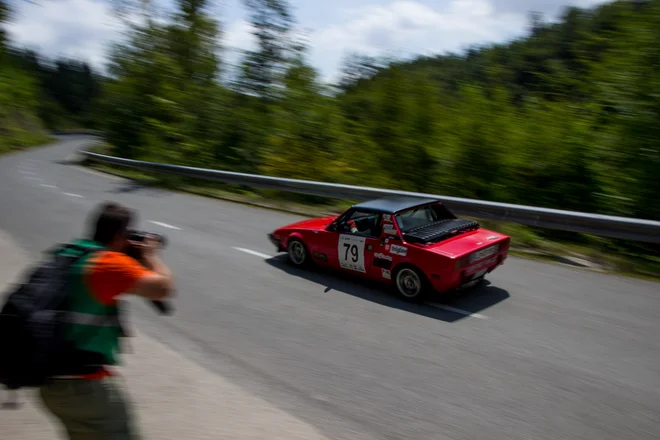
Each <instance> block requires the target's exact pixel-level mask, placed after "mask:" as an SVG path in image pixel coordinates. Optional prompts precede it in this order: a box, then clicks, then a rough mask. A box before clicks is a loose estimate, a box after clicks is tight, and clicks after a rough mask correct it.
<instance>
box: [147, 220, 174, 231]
mask: <svg viewBox="0 0 660 440" xmlns="http://www.w3.org/2000/svg"><path fill="white" fill-rule="evenodd" d="M149 223H153V224H154V225H158V226H162V227H164V228H170V229H177V230H181V228H179V227H177V226H172V225H168V224H167V223H163V222H157V221H154V220H149Z"/></svg>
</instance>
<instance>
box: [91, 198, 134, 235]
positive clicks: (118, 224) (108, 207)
mask: <svg viewBox="0 0 660 440" xmlns="http://www.w3.org/2000/svg"><path fill="white" fill-rule="evenodd" d="M134 217H135V215H134V213H133V211H131V210H130V209H128V208H126V207H125V206H122V205H120V204H119V203H115V202H105V203H103V204H102V205H101V206H100V208H99V209H98V211H97V215H96V221H95V222H94V224H93V230H92V240H94V241H97V242H99V243H101V244H104V245H108V244H110V243H112V241H113V240H114V239H115V238H116V237H117V235H118V234H120V233H123V232H125V231H126V230H127V229H128V227H129V226H130V225H131V223H132V222H133V220H134Z"/></svg>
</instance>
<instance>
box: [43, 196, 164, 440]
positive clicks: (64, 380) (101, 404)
mask: <svg viewBox="0 0 660 440" xmlns="http://www.w3.org/2000/svg"><path fill="white" fill-rule="evenodd" d="M92 220H93V223H92V225H91V226H92V233H91V236H90V238H89V239H82V240H78V241H76V242H75V244H77V245H79V246H83V247H88V248H93V249H95V251H94V252H92V253H90V254H88V255H87V256H85V257H83V258H81V260H80V261H78V262H77V263H75V265H74V266H73V268H72V273H71V277H72V279H71V283H70V286H71V287H70V293H69V304H70V306H69V309H68V310H69V311H71V312H74V313H73V316H74V317H76V321H74V322H72V323H70V324H68V325H67V327H66V337H67V340H68V341H70V342H71V343H72V345H73V347H74V350H73V353H72V355H71V356H67V359H66V365H67V367H66V368H64V369H61V370H58V371H62V372H63V374H62V375H58V376H53V377H51V378H50V379H49V380H48V382H47V383H46V385H45V386H42V387H41V388H40V389H39V391H40V396H41V399H42V401H43V404H44V406H45V407H46V408H47V409H48V410H49V411H50V412H51V413H52V414H53V415H55V416H56V417H57V418H58V419H59V420H60V421H61V423H62V424H63V426H64V428H65V431H66V433H67V434H68V438H70V439H90V440H92V439H99V440H100V439H110V438H112V439H117V440H118V439H134V438H138V434H137V428H136V426H135V425H134V423H133V416H132V414H131V410H130V404H129V402H128V400H127V399H126V397H125V395H124V394H123V391H122V390H121V389H120V387H119V383H118V382H117V377H116V373H115V372H113V371H112V370H111V367H112V366H114V365H117V364H118V362H117V354H118V351H119V344H120V338H121V337H122V336H123V329H122V327H121V324H120V322H121V316H120V308H119V306H118V302H117V300H118V298H119V296H120V295H123V294H127V293H131V294H134V295H139V296H142V297H144V298H146V299H149V300H163V299H165V298H168V297H170V296H172V295H173V292H174V287H173V281H172V275H171V272H170V270H169V269H168V268H167V266H165V264H164V263H163V262H162V261H161V260H160V258H159V257H158V255H157V249H158V247H159V242H158V241H157V240H155V239H153V238H150V237H147V238H145V239H144V240H143V241H141V242H132V241H131V240H130V239H129V238H130V235H129V228H130V226H131V224H132V223H133V222H134V220H135V219H134V214H133V212H131V211H130V210H129V209H127V208H125V207H123V206H121V205H119V204H117V203H104V204H102V205H101V207H100V209H99V211H98V213H97V214H96V215H95V216H94V217H93V218H92ZM129 254H130V255H133V256H136V257H137V259H136V258H134V257H132V256H129ZM138 260H139V261H138ZM64 370H66V371H64Z"/></svg>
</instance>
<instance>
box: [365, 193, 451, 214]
mask: <svg viewBox="0 0 660 440" xmlns="http://www.w3.org/2000/svg"><path fill="white" fill-rule="evenodd" d="M438 202H440V200H438V199H430V198H420V197H411V196H392V197H383V198H380V199H374V200H368V201H366V202H362V203H358V204H357V205H353V208H355V209H364V210H370V211H376V212H380V213H383V214H394V213H397V212H399V211H403V210H406V209H410V208H414V207H415V206H420V205H428V204H429V203H438Z"/></svg>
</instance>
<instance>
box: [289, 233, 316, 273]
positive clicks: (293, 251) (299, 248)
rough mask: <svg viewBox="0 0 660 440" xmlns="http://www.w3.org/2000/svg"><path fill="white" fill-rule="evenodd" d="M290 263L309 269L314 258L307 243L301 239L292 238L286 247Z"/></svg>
mask: <svg viewBox="0 0 660 440" xmlns="http://www.w3.org/2000/svg"><path fill="white" fill-rule="evenodd" d="M286 252H287V257H288V261H289V263H291V264H292V265H294V266H296V267H309V266H310V265H311V261H312V258H311V256H310V255H309V250H308V249H307V246H305V243H303V241H302V240H301V239H299V238H295V237H294V238H291V239H290V240H289V241H288V243H287V245H286Z"/></svg>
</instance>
